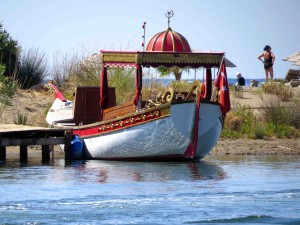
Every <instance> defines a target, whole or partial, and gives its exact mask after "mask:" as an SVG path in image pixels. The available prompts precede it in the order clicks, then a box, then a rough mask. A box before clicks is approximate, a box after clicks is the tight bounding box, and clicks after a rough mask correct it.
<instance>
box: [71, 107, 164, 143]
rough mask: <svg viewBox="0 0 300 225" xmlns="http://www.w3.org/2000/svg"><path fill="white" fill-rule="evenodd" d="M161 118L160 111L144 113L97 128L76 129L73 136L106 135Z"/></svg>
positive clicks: (100, 125)
mask: <svg viewBox="0 0 300 225" xmlns="http://www.w3.org/2000/svg"><path fill="white" fill-rule="evenodd" d="M160 117H161V111H160V110H159V109H156V110H153V111H150V112H146V113H142V114H139V115H135V116H130V117H126V118H123V119H119V120H116V121H111V122H107V123H104V124H99V125H97V126H95V127H87V128H80V129H74V131H73V134H76V135H79V136H80V137H88V136H91V135H97V134H104V133H108V132H112V131H117V130H120V129H125V128H128V127H132V126H136V125H139V124H142V123H146V122H150V121H152V120H156V119H158V118H160Z"/></svg>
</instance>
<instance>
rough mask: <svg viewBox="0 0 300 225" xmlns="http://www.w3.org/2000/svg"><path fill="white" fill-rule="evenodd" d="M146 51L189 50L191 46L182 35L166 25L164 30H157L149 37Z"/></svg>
mask: <svg viewBox="0 0 300 225" xmlns="http://www.w3.org/2000/svg"><path fill="white" fill-rule="evenodd" d="M146 51H147V52H153V51H158V52H191V47H190V45H189V43H188V41H187V40H186V39H185V37H184V36H182V35H181V34H179V33H177V32H175V31H172V29H171V28H170V27H168V29H167V30H166V31H162V32H159V33H157V34H156V35H154V36H153V37H152V38H151V40H150V41H149V43H148V45H147V48H146Z"/></svg>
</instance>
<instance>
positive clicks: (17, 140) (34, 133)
mask: <svg viewBox="0 0 300 225" xmlns="http://www.w3.org/2000/svg"><path fill="white" fill-rule="evenodd" d="M72 137H73V132H72V130H68V129H57V128H34V127H33V128H27V129H19V130H18V129H11V130H10V129H6V130H1V129H0V161H5V160H6V151H8V149H6V147H8V146H20V161H22V162H24V161H27V160H28V151H27V148H28V146H30V145H41V146H42V149H41V151H42V161H43V162H47V161H49V160H50V148H51V147H50V146H53V145H59V144H64V151H65V159H66V160H68V159H70V148H71V140H72Z"/></svg>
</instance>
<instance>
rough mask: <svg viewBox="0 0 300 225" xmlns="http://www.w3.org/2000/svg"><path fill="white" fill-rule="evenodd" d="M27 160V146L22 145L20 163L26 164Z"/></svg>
mask: <svg viewBox="0 0 300 225" xmlns="http://www.w3.org/2000/svg"><path fill="white" fill-rule="evenodd" d="M27 159H28V151H27V146H26V145H21V146H20V161H21V162H26V161H27Z"/></svg>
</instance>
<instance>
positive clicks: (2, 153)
mask: <svg viewBox="0 0 300 225" xmlns="http://www.w3.org/2000/svg"><path fill="white" fill-rule="evenodd" d="M5 160H6V147H5V146H0V161H5Z"/></svg>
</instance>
